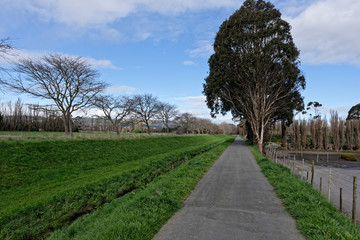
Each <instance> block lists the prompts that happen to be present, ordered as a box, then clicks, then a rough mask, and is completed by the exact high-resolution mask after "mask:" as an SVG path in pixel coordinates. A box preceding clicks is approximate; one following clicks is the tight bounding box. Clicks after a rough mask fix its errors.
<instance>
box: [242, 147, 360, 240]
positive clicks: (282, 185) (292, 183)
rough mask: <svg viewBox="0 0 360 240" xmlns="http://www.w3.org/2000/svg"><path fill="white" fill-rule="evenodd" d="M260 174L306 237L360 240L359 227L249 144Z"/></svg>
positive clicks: (322, 197) (297, 178)
mask: <svg viewBox="0 0 360 240" xmlns="http://www.w3.org/2000/svg"><path fill="white" fill-rule="evenodd" d="M249 148H250V150H251V152H252V154H253V155H254V157H255V159H256V161H257V163H258V164H259V166H260V167H261V170H262V172H263V174H264V175H265V176H266V177H267V179H268V180H269V182H270V184H271V185H272V186H273V187H274V191H275V192H276V194H277V195H278V197H279V198H280V199H282V203H283V205H284V206H285V208H286V210H287V211H288V212H289V213H290V215H291V216H293V217H294V218H295V220H296V223H297V228H298V229H299V231H300V232H301V233H302V234H303V235H304V236H305V237H306V238H307V239H316V240H319V239H360V229H359V228H358V227H357V226H355V225H354V224H353V223H352V222H351V221H350V219H349V218H348V217H346V216H345V215H344V214H342V213H340V212H339V211H338V210H337V209H336V208H335V207H334V206H333V205H332V204H331V203H329V202H328V201H327V200H326V199H325V198H324V196H323V195H321V193H320V192H318V191H317V190H315V189H313V188H312V187H311V185H310V184H309V183H307V182H304V181H302V180H301V179H300V178H299V177H297V176H295V175H293V174H291V173H290V171H289V169H288V168H286V167H284V166H282V165H280V164H276V163H274V162H272V161H271V160H269V159H267V158H265V157H264V156H263V155H262V154H261V153H260V152H259V150H258V148H257V147H255V146H252V145H249Z"/></svg>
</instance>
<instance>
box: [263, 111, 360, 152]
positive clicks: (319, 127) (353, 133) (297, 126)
mask: <svg viewBox="0 0 360 240" xmlns="http://www.w3.org/2000/svg"><path fill="white" fill-rule="evenodd" d="M270 132H271V138H272V139H271V140H272V141H276V142H281V144H282V146H283V147H288V148H293V149H301V148H302V149H306V148H307V149H319V150H328V149H333V150H360V120H359V119H348V120H343V119H340V118H339V117H338V114H337V112H331V116H330V121H328V120H327V119H320V118H319V119H310V120H294V121H293V123H292V124H291V125H290V126H288V127H287V126H285V127H284V126H282V124H281V123H280V122H278V123H276V124H275V125H274V126H273V128H272V130H271V131H270Z"/></svg>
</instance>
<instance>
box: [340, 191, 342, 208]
mask: <svg viewBox="0 0 360 240" xmlns="http://www.w3.org/2000/svg"><path fill="white" fill-rule="evenodd" d="M341 210H342V188H340V211H341Z"/></svg>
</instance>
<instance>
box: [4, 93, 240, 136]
mask: <svg viewBox="0 0 360 240" xmlns="http://www.w3.org/2000/svg"><path fill="white" fill-rule="evenodd" d="M139 97H142V98H151V99H152V101H153V103H154V105H156V107H155V108H154V109H155V110H156V111H154V114H149V113H147V115H148V116H150V115H152V116H153V117H151V118H148V125H146V124H145V123H144V121H143V120H142V119H141V118H139V116H138V115H137V114H136V112H133V111H134V109H137V108H144V109H145V107H139V106H138V107H136V106H132V104H135V103H136V101H133V100H135V99H138V98H139ZM101 98H102V100H103V103H104V102H105V99H107V101H106V103H107V105H104V104H102V105H99V102H96V104H97V105H98V106H102V108H100V107H99V109H100V110H102V112H103V114H97V115H91V116H86V115H85V116H81V117H80V116H77V117H75V118H72V123H71V124H72V131H78V130H84V131H115V132H117V133H118V134H120V132H132V131H136V132H139V131H140V132H145V131H146V132H149V130H150V131H156V132H167V133H169V132H170V131H171V132H173V133H192V134H236V133H237V129H236V127H235V126H234V125H233V124H227V123H222V124H218V125H217V124H214V123H212V122H211V121H210V120H208V119H202V118H198V117H195V116H193V115H192V114H190V113H182V114H180V113H178V111H176V108H175V106H173V105H170V104H167V103H163V102H160V101H158V100H157V98H156V97H153V96H151V95H148V94H145V95H135V96H133V97H118V98H117V97H112V96H107V97H106V96H101ZM148 101H150V100H149V99H148ZM124 106H126V107H125V108H124ZM156 108H157V109H156ZM0 112H1V114H0V130H2V131H64V125H63V121H62V118H61V113H60V112H59V111H58V110H56V109H55V108H53V107H51V106H39V105H26V104H24V103H22V101H21V100H20V99H19V100H18V101H17V102H15V103H11V102H9V103H8V104H1V105H0ZM142 115H145V112H142Z"/></svg>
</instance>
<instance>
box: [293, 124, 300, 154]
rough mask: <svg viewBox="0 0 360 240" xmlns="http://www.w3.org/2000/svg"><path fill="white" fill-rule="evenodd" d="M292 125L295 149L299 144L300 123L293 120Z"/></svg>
mask: <svg viewBox="0 0 360 240" xmlns="http://www.w3.org/2000/svg"><path fill="white" fill-rule="evenodd" d="M293 126H294V136H295V138H294V141H295V142H294V143H295V145H294V147H295V148H296V149H299V148H300V146H301V137H300V124H299V121H298V120H296V121H294V123H293Z"/></svg>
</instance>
